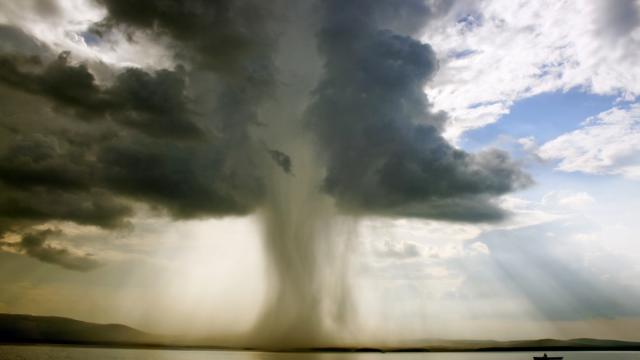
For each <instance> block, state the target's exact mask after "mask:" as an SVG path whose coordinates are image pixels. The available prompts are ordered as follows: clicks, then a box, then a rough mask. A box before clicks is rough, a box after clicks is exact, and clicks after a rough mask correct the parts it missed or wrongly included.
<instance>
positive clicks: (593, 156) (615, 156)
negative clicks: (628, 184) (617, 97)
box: [538, 103, 640, 180]
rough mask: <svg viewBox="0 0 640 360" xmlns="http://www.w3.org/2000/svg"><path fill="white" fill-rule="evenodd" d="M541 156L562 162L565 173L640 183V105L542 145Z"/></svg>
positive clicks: (614, 112)
mask: <svg viewBox="0 0 640 360" xmlns="http://www.w3.org/2000/svg"><path fill="white" fill-rule="evenodd" d="M538 155H539V156H540V157H542V158H543V159H547V160H559V161H560V162H559V163H558V165H557V167H556V169H558V170H561V171H566V172H576V171H577V172H583V173H588V174H616V175H622V176H624V177H626V178H629V179H636V180H640V103H636V104H633V105H632V106H630V107H628V108H617V107H616V108H613V109H610V110H608V111H605V112H603V113H600V114H598V115H597V116H595V117H592V118H589V119H587V121H586V122H585V123H584V126H583V127H582V128H579V129H577V130H575V131H572V132H569V133H566V134H564V135H562V136H560V137H558V138H556V139H554V140H551V141H549V142H547V143H546V144H544V145H543V146H541V147H540V150H539V151H538Z"/></svg>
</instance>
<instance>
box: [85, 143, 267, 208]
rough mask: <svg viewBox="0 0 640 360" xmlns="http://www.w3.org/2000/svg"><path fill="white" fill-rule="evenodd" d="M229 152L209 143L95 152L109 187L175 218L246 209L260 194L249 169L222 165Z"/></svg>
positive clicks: (147, 145) (119, 147) (122, 147)
mask: <svg viewBox="0 0 640 360" xmlns="http://www.w3.org/2000/svg"><path fill="white" fill-rule="evenodd" d="M228 155H229V154H228V153H227V152H225V151H223V150H221V149H217V148H216V147H211V146H198V145H193V146H187V145H177V144H164V145H160V144H158V143H143V144H119V145H114V146H107V147H104V148H103V149H101V150H100V152H99V153H98V161H99V162H100V164H101V165H102V169H103V170H102V171H103V174H102V180H103V181H104V183H105V184H106V185H107V186H109V188H110V189H113V190H114V191H117V192H118V193H121V194H125V195H128V196H130V197H132V198H134V199H138V200H143V201H145V202H147V203H150V204H157V205H160V206H162V207H164V208H166V209H167V210H169V212H170V213H171V214H172V215H173V216H174V217H177V218H193V217H203V216H216V215H226V214H245V213H248V212H250V211H251V210H253V208H254V207H255V205H256V203H259V202H260V197H261V196H262V195H261V194H262V187H261V186H262V185H261V183H260V181H259V179H258V178H256V177H255V175H253V174H252V173H243V172H241V171H240V170H237V169H234V168H232V167H226V166H225V163H226V162H227V161H228V159H227V156H228Z"/></svg>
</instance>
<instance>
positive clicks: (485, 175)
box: [310, 1, 531, 220]
mask: <svg viewBox="0 0 640 360" xmlns="http://www.w3.org/2000/svg"><path fill="white" fill-rule="evenodd" d="M325 5H326V6H325V18H326V22H325V25H324V27H323V28H322V30H321V31H320V33H319V35H318V40H319V46H320V51H321V53H322V55H324V56H325V69H326V74H325V77H324V79H323V80H322V82H321V83H320V84H319V86H318V88H317V89H316V91H315V93H314V95H315V102H314V103H313V105H312V106H311V109H310V113H311V116H312V123H311V127H312V129H313V131H315V132H316V133H317V135H318V138H319V140H320V143H321V146H322V151H325V152H326V155H327V171H328V174H327V177H326V179H325V189H326V191H327V192H328V193H330V194H331V195H333V196H334V197H336V199H337V200H338V202H339V203H340V204H341V205H342V206H343V207H345V208H348V209H354V210H358V211H365V212H368V211H374V212H381V213H395V214H399V215H414V216H420V215H423V216H427V217H437V218H448V219H456V220H491V219H495V218H499V217H501V215H502V213H501V212H500V211H499V209H497V208H496V207H495V206H492V205H491V203H490V202H488V201H487V200H488V199H489V196H493V195H499V194H503V193H506V192H509V191H513V190H515V189H518V188H521V187H523V186H526V185H528V184H529V183H530V182H531V180H530V178H529V177H528V176H527V175H526V174H525V173H523V172H522V171H521V170H520V169H519V168H518V166H517V165H516V164H514V163H513V162H512V161H511V160H510V159H509V156H508V155H507V154H506V153H503V152H500V151H497V150H492V151H486V152H483V153H479V154H477V155H472V154H468V153H466V152H464V151H461V150H458V149H455V148H454V147H452V146H451V145H450V144H449V143H447V142H446V141H445V140H444V138H443V137H442V136H441V132H442V130H443V126H444V123H445V121H446V115H445V114H443V113H433V112H431V111H430V105H429V103H428V101H427V99H426V96H425V94H424V91H423V90H422V89H423V87H424V85H425V83H426V82H427V81H428V80H429V79H430V78H431V77H432V76H433V75H434V73H435V72H436V70H437V61H436V56H435V53H434V51H433V49H431V47H430V46H429V45H426V44H422V43H420V42H419V41H417V40H415V39H413V38H411V37H410V36H408V35H403V34H398V33H395V32H393V31H391V30H388V29H387V28H386V26H388V25H389V24H391V25H393V24H392V20H393V18H391V19H390V18H389V17H388V16H390V15H393V14H394V12H391V11H388V9H387V8H388V7H389V6H390V2H388V1H377V2H371V1H350V2H342V1H326V2H325ZM396 5H397V6H395V7H394V8H395V12H399V13H405V14H407V13H411V14H413V16H417V17H418V18H419V19H421V20H422V21H423V22H424V21H425V20H426V17H428V16H429V14H430V12H429V11H427V10H423V11H413V10H415V9H421V5H423V2H421V1H405V2H401V3H399V4H396ZM412 11H413V12H412Z"/></svg>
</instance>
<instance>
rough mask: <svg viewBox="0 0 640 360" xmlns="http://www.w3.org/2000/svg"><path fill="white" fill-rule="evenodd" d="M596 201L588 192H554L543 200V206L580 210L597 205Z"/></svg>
mask: <svg viewBox="0 0 640 360" xmlns="http://www.w3.org/2000/svg"><path fill="white" fill-rule="evenodd" d="M595 202H596V201H595V199H594V198H593V197H592V196H591V195H589V194H588V193H586V192H583V191H581V192H567V191H552V192H550V193H547V194H546V195H545V196H544V197H543V198H542V204H543V205H545V206H547V207H559V208H560V209H570V210H580V209H584V208H586V207H588V206H590V205H593V204H594V203H595Z"/></svg>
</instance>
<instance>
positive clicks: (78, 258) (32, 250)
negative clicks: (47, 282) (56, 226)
mask: <svg viewBox="0 0 640 360" xmlns="http://www.w3.org/2000/svg"><path fill="white" fill-rule="evenodd" d="M55 235H61V233H60V232H59V231H55V230H42V231H36V232H31V233H28V234H25V235H23V236H22V239H21V240H20V242H18V243H8V242H1V241H0V245H2V246H5V247H11V248H14V249H15V250H18V251H21V252H24V253H25V254H27V255H28V256H31V257H33V258H36V259H38V260H40V261H43V262H46V263H50V264H54V265H58V266H61V267H63V268H65V269H68V270H75V271H89V270H93V269H95V268H97V267H98V266H100V262H98V261H97V260H95V259H93V258H92V257H91V256H89V255H86V254H76V253H74V252H72V251H70V250H69V249H67V248H65V247H62V246H60V245H51V244H49V243H47V238H49V237H51V236H55Z"/></svg>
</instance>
